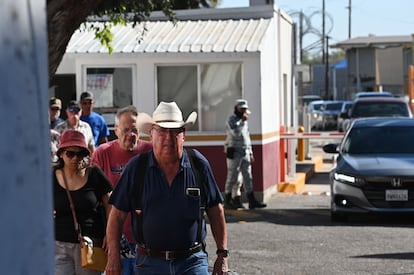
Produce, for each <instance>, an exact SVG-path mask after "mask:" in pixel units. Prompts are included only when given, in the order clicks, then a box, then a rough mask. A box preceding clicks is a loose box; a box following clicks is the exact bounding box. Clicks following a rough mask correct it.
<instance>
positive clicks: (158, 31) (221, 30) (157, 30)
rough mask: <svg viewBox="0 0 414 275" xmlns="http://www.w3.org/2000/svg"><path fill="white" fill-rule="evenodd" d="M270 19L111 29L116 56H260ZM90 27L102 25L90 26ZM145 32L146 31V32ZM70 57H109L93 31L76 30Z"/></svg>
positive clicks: (155, 23) (157, 23)
mask: <svg viewBox="0 0 414 275" xmlns="http://www.w3.org/2000/svg"><path fill="white" fill-rule="evenodd" d="M270 21H271V19H239V20H233V19H229V20H202V21H201V20H199V21H193V20H187V21H178V22H177V23H176V24H175V25H174V24H173V23H172V22H170V21H148V22H145V23H142V24H139V25H137V26H135V28H134V27H133V26H132V24H128V25H127V26H115V27H113V28H112V30H111V31H112V33H113V35H114V36H113V42H112V45H113V48H114V51H113V52H114V53H187V52H258V51H260V45H261V42H262V39H263V36H264V34H265V32H266V30H267V28H268V26H269V24H270ZM87 24H88V26H90V25H92V24H93V25H98V24H102V23H99V22H89V23H87ZM144 28H145V29H146V31H145V32H143V30H144ZM66 52H67V53H107V52H108V49H107V48H106V47H105V46H102V45H101V43H100V42H99V41H98V40H96V39H95V35H94V33H93V31H88V30H77V31H76V32H75V33H74V34H73V35H72V38H71V40H70V42H69V44H68V47H67V49H66Z"/></svg>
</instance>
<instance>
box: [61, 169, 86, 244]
mask: <svg viewBox="0 0 414 275" xmlns="http://www.w3.org/2000/svg"><path fill="white" fill-rule="evenodd" d="M62 177H63V182H64V183H65V188H66V194H67V195H68V199H69V205H70V210H71V211H72V218H73V223H74V225H75V231H76V232H77V233H78V239H79V242H80V241H81V239H82V238H81V233H80V229H79V223H78V220H77V219H76V213H75V205H74V204H73V200H72V196H71V195H70V192H69V185H68V182H67V180H66V176H65V171H64V170H63V168H62Z"/></svg>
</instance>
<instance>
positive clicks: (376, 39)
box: [331, 35, 413, 49]
mask: <svg viewBox="0 0 414 275" xmlns="http://www.w3.org/2000/svg"><path fill="white" fill-rule="evenodd" d="M412 43H413V38H412V37H411V35H395V36H375V35H370V36H364V37H355V38H352V39H349V40H345V41H341V42H338V43H336V44H334V45H331V48H345V49H349V48H368V47H387V46H388V47H392V46H405V45H411V44H412Z"/></svg>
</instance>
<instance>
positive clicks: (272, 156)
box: [186, 141, 280, 192]
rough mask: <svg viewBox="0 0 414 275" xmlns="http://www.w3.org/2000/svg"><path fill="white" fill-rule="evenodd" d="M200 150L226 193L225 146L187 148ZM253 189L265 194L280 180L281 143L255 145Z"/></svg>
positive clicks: (221, 188)
mask: <svg viewBox="0 0 414 275" xmlns="http://www.w3.org/2000/svg"><path fill="white" fill-rule="evenodd" d="M186 147H188V148H195V149H197V150H199V151H200V152H201V153H202V154H203V155H204V156H205V157H206V158H207V159H208V161H209V162H210V165H211V168H212V170H213V173H214V177H215V178H216V181H217V184H218V186H219V188H220V190H221V191H224V185H225V183H226V176H227V164H226V156H225V154H224V149H223V146H186ZM253 153H254V158H255V162H254V163H253V167H252V168H253V188H254V191H255V192H263V191H265V190H266V189H268V188H270V187H272V186H273V185H274V184H277V183H278V182H279V180H280V176H279V175H280V171H279V165H278V163H279V141H275V142H272V143H269V144H265V145H254V146H253Z"/></svg>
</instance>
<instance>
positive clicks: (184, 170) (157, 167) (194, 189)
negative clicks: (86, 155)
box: [106, 102, 228, 275]
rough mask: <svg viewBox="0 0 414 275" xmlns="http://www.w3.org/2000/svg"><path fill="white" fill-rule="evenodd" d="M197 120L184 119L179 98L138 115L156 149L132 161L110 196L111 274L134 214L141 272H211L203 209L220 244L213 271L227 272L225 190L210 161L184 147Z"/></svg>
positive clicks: (118, 265)
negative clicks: (126, 225) (126, 223)
mask: <svg viewBox="0 0 414 275" xmlns="http://www.w3.org/2000/svg"><path fill="white" fill-rule="evenodd" d="M196 118H197V114H196V113H195V112H193V113H191V114H190V116H189V117H188V119H187V120H186V121H184V120H183V116H182V112H181V110H180V108H179V107H178V106H177V104H176V103H175V102H161V103H160V104H159V105H158V107H157V108H156V109H155V111H154V113H153V115H152V117H150V116H149V115H147V114H142V113H140V114H139V116H138V120H139V121H140V123H139V125H140V129H141V130H142V131H143V132H145V133H147V134H149V136H150V138H151V142H152V144H153V150H152V151H150V152H149V154H148V155H146V157H144V155H145V154H141V155H139V156H137V157H135V158H133V159H132V160H131V161H130V162H129V163H128V165H127V166H126V167H125V170H124V172H123V174H122V176H121V178H120V180H119V182H118V184H117V186H116V187H115V190H114V192H113V193H112V195H111V199H110V203H111V204H112V210H111V213H110V216H109V219H108V226H107V241H108V264H107V268H106V274H107V275H112V274H117V275H118V274H120V272H121V270H120V269H121V262H120V256H119V239H120V236H121V233H122V225H123V223H124V221H125V218H126V217H127V213H129V212H130V213H131V215H132V217H133V225H134V227H133V231H134V236H135V239H136V240H137V243H138V244H137V269H136V274H170V270H171V269H172V270H174V271H175V273H176V274H184V273H185V274H206V275H207V274H209V272H208V259H207V253H206V250H205V237H206V234H207V231H206V227H205V221H204V215H203V214H202V213H203V212H204V210H205V211H206V213H207V215H208V217H209V221H210V226H211V230H212V232H213V237H214V240H215V242H216V246H217V259H216V261H215V264H214V270H213V274H224V273H225V272H227V271H228V264H227V256H228V250H227V230H226V221H225V217H224V210H223V207H222V202H223V198H222V195H221V192H220V190H219V189H218V187H217V184H216V182H215V180H214V176H213V174H212V171H211V167H210V165H209V163H208V161H207V159H206V158H205V157H204V156H203V155H201V154H200V152H198V151H196V150H194V151H191V152H192V154H190V151H187V150H184V148H183V147H184V140H185V132H186V130H187V129H188V128H189V127H190V126H192V125H193V124H194V122H195V120H196ZM190 155H191V157H190ZM142 159H144V160H145V163H143V162H144V161H142ZM193 163H197V164H196V165H194V166H193V165H192V164H193ZM143 165H146V166H145V170H144V174H145V175H144V176H142V175H141V177H142V178H143V179H142V178H140V176H139V175H138V174H141V173H140V172H138V173H137V171H141V170H140V168H141V169H142V167H143ZM196 178H197V179H201V180H199V181H196ZM140 183H142V185H143V186H141V190H142V194H141V196H137V193H136V192H134V191H133V190H137V189H139V188H140V187H139V186H137V185H139V184H140ZM201 185H202V186H201ZM137 198H138V199H139V200H140V203H137ZM202 202H205V204H203V203H202ZM137 205H138V206H139V207H138V206H137ZM202 206H204V207H205V209H204V208H202ZM144 262H145V264H142V263H144Z"/></svg>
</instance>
